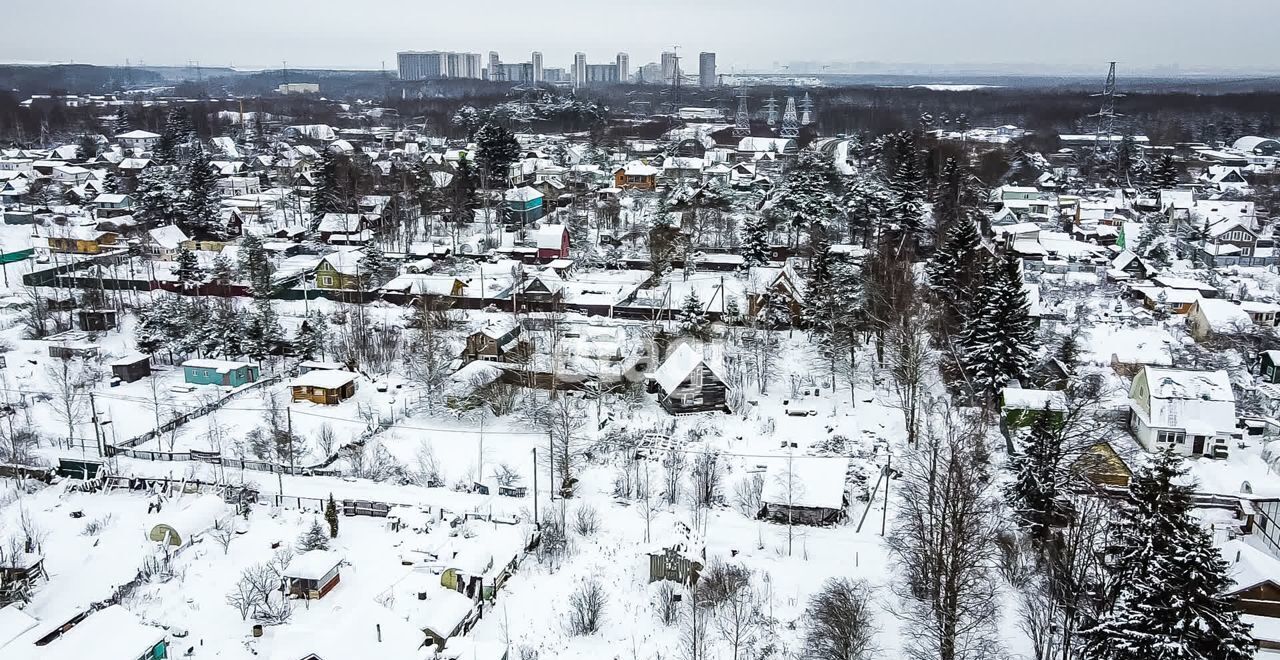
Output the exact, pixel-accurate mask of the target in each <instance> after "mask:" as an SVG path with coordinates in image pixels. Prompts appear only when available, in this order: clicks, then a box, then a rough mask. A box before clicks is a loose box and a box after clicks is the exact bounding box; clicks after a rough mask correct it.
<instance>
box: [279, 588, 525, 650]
mask: <svg viewBox="0 0 1280 660" xmlns="http://www.w3.org/2000/svg"><path fill="white" fill-rule="evenodd" d="M321 602H323V601H321ZM310 607H311V610H312V616H311V617H310V618H309V619H308V620H307V622H306V623H299V622H297V621H296V620H295V621H294V622H292V623H290V624H289V625H287V626H280V627H279V628H278V629H277V631H276V632H275V633H274V638H273V639H272V640H271V656H270V660H303V659H304V658H321V659H322V660H366V659H367V658H370V657H381V658H396V659H397V660H399V659H401V658H403V659H404V660H424V659H425V658H430V657H432V653H433V651H432V650H431V649H430V648H429V647H426V646H424V645H423V635H422V631H421V630H419V629H417V628H415V627H413V626H412V625H410V624H409V622H407V621H405V620H404V618H403V617H401V616H398V615H397V614H396V613H395V612H392V611H391V610H389V609H387V608H386V607H383V606H382V605H380V604H378V603H376V602H373V601H369V602H365V603H354V604H352V606H350V607H335V608H334V609H333V610H332V611H330V612H327V613H316V612H315V610H316V609H317V608H319V607H320V605H319V604H312V605H311V606H310ZM505 648H506V647H503V649H504V650H505ZM371 649H376V652H373V651H371Z"/></svg>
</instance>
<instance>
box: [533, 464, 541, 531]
mask: <svg viewBox="0 0 1280 660" xmlns="http://www.w3.org/2000/svg"><path fill="white" fill-rule="evenodd" d="M533 528H534V529H542V519H541V518H539V517H538V448H537V447H534V448H533Z"/></svg>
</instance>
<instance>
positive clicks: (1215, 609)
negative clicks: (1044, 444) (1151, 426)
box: [1083, 449, 1254, 660]
mask: <svg viewBox="0 0 1280 660" xmlns="http://www.w3.org/2000/svg"><path fill="white" fill-rule="evenodd" d="M1185 474H1186V468H1185V467H1183V465H1182V459H1181V458H1180V457H1178V456H1177V455H1176V454H1174V453H1173V452H1172V450H1168V449H1166V450H1164V451H1161V452H1160V453H1159V454H1157V455H1156V456H1155V457H1154V458H1153V459H1152V460H1151V463H1150V464H1149V465H1147V466H1144V467H1142V468H1141V469H1139V470H1138V471H1137V472H1135V473H1134V475H1133V477H1132V479H1131V481H1130V483H1129V494H1128V497H1127V498H1126V501H1125V505H1124V506H1123V507H1122V508H1121V510H1120V520H1119V524H1118V525H1116V533H1115V538H1114V539H1112V542H1111V545H1112V546H1113V547H1115V548H1116V549H1117V552H1116V553H1115V559H1114V560H1113V561H1112V562H1111V563H1110V564H1109V565H1108V567H1107V568H1108V571H1107V573H1108V575H1107V589H1106V592H1105V594H1104V600H1105V602H1106V604H1108V605H1109V607H1107V609H1105V610H1104V611H1103V614H1102V616H1101V617H1100V618H1099V620H1098V621H1097V623H1096V624H1095V625H1093V626H1091V627H1090V628H1087V629H1085V630H1084V631H1083V635H1084V637H1085V640H1086V645H1085V657H1087V658H1090V659H1091V660H1150V659H1155V660H1165V659H1169V660H1182V659H1186V660H1247V659H1248V658H1252V657H1253V653H1254V644H1253V641H1252V639H1251V638H1250V635H1249V627H1248V624H1245V623H1243V622H1242V621H1241V620H1240V611H1239V609H1238V608H1237V606H1236V604H1235V603H1234V602H1233V600H1232V599H1230V598H1228V597H1226V596H1224V595H1223V594H1224V593H1225V592H1226V591H1227V589H1228V588H1230V586H1231V584H1232V582H1231V577H1230V566H1229V565H1228V564H1227V562H1226V561H1225V560H1224V559H1223V558H1222V555H1221V553H1220V552H1218V550H1217V549H1216V548H1215V547H1214V545H1213V541H1212V538H1211V536H1210V534H1209V532H1208V531H1207V530H1205V529H1204V528H1203V527H1202V526H1201V525H1200V523H1199V522H1198V521H1197V519H1196V518H1195V517H1194V516H1192V515H1191V508H1192V506H1191V486H1188V485H1185V484H1184V483H1183V482H1184V479H1183V477H1184V476H1185Z"/></svg>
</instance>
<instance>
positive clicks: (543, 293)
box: [520, 268, 564, 304]
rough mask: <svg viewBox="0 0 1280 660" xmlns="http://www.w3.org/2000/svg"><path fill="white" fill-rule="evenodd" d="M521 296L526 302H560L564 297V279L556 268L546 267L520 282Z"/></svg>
mask: <svg viewBox="0 0 1280 660" xmlns="http://www.w3.org/2000/svg"><path fill="white" fill-rule="evenodd" d="M520 298H522V299H523V300H525V301H526V302H538V303H551V304H554V303H558V302H560V300H561V299H563V298H564V280H563V279H561V278H560V274H559V273H558V272H556V271H555V270H554V269H551V268H544V269H543V270H540V271H538V272H536V273H532V274H530V275H528V276H526V277H525V279H524V281H523V282H521V283H520Z"/></svg>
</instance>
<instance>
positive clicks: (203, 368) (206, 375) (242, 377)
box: [182, 360, 258, 387]
mask: <svg viewBox="0 0 1280 660" xmlns="http://www.w3.org/2000/svg"><path fill="white" fill-rule="evenodd" d="M182 375H183V378H184V379H185V380H186V382H188V383H190V384H192V385H224V386H227V387H240V386H241V385H245V384H247V383H253V382H257V380H258V367H256V366H254V365H252V364H249V363H248V362H232V361H229V360H187V361H186V362H183V363H182Z"/></svg>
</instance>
